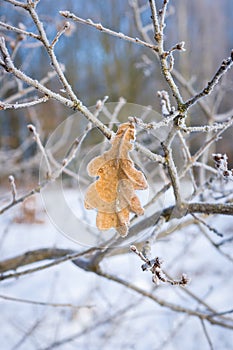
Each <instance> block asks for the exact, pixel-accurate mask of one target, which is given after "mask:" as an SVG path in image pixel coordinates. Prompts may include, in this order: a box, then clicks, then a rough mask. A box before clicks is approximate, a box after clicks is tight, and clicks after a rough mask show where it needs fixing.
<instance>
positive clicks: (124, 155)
mask: <svg viewBox="0 0 233 350" xmlns="http://www.w3.org/2000/svg"><path fill="white" fill-rule="evenodd" d="M134 140H135V127H134V124H132V123H124V124H121V125H120V126H119V128H118V131H117V133H116V135H115V137H114V139H113V140H112V141H111V143H112V146H111V148H110V149H109V150H108V151H106V152H104V154H103V155H102V156H99V157H96V158H94V159H92V160H91V161H90V163H89V164H88V166H87V170H88V174H89V175H90V176H97V177H98V179H97V180H96V181H95V182H94V183H93V184H91V185H90V186H89V187H88V189H87V192H86V196H85V208H86V209H94V208H96V209H97V211H98V213H97V217H96V226H97V227H98V229H99V230H108V229H110V228H111V227H113V228H116V230H117V232H118V233H119V234H120V235H121V236H123V237H124V236H126V235H127V233H128V227H129V214H130V212H133V213H135V214H137V215H143V214H144V209H143V208H142V206H141V204H140V201H139V198H138V197H137V195H136V194H135V190H144V189H146V188H147V187H148V185H147V181H146V179H145V177H144V175H143V173H142V172H141V171H139V170H137V169H136V168H135V167H134V163H133V161H132V160H131V158H130V156H129V152H130V151H131V150H132V149H133V144H132V142H133V141H134Z"/></svg>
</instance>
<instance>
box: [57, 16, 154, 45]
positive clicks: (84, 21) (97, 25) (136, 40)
mask: <svg viewBox="0 0 233 350" xmlns="http://www.w3.org/2000/svg"><path fill="white" fill-rule="evenodd" d="M59 13H60V15H62V16H63V17H65V18H69V19H72V20H73V21H75V22H79V23H82V24H87V25H89V26H91V27H94V28H95V29H98V30H100V31H101V32H103V33H106V34H110V35H112V36H115V37H117V38H120V39H123V40H126V41H129V42H132V43H135V44H139V45H143V46H145V47H149V48H150V49H152V50H154V51H158V48H157V46H156V45H152V44H150V43H148V42H146V41H143V40H141V39H139V38H132V37H130V36H128V35H125V34H123V33H120V32H115V31H114V30H111V29H108V28H106V27H104V26H103V25H102V24H101V23H94V22H93V21H92V20H91V19H83V18H80V17H77V16H75V15H74V14H73V13H71V12H69V11H60V12H59Z"/></svg>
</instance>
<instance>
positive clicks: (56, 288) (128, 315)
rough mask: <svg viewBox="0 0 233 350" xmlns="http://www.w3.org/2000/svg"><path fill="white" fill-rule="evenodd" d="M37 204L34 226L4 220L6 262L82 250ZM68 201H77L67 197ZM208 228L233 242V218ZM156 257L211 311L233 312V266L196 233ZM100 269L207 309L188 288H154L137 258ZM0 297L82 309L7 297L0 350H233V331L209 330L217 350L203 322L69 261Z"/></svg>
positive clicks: (1, 309) (170, 240) (0, 288)
mask: <svg viewBox="0 0 233 350" xmlns="http://www.w3.org/2000/svg"><path fill="white" fill-rule="evenodd" d="M73 193H74V191H73ZM36 198H37V199H36V208H37V211H36V220H34V222H33V223H17V222H14V221H19V220H18V219H17V218H19V216H20V214H22V213H21V209H20V206H18V207H15V208H14V209H12V210H10V211H8V212H6V213H5V214H4V215H1V216H0V227H1V228H0V230H1V232H0V233H1V236H0V254H1V260H4V259H5V258H8V257H14V256H16V255H18V254H21V253H24V252H26V251H30V250H33V249H38V248H46V247H59V248H71V249H75V250H81V249H83V247H82V246H81V245H79V244H78V243H75V242H72V241H71V240H69V239H68V238H67V237H65V236H64V235H62V234H61V233H60V232H59V231H58V230H57V228H56V227H55V226H54V225H53V224H52V223H51V222H50V220H49V218H48V216H47V215H46V213H45V212H44V211H43V206H42V203H41V198H40V196H39V195H38V196H37V197H36ZM67 198H72V195H71V192H69V190H68V191H67ZM74 200H75V199H74ZM58 205H59V204H58ZM35 221H36V222H35ZM208 223H209V224H212V225H213V224H214V226H215V227H217V228H218V229H219V231H220V232H222V233H224V238H227V237H229V236H231V235H232V234H233V229H232V227H233V218H230V217H221V218H214V219H211V218H210V219H209V221H208ZM77 229H78V228H77ZM208 235H209V236H210V237H211V238H213V239H214V240H215V241H220V240H221V238H218V237H216V235H215V234H214V233H213V232H208ZM224 251H225V252H226V253H228V254H230V255H231V257H233V252H232V242H230V243H229V244H228V245H226V246H224ZM154 253H155V254H156V256H159V257H161V258H162V259H163V260H164V268H165V269H166V270H167V271H169V273H170V274H172V276H173V277H179V276H180V274H181V273H182V272H185V273H187V275H188V276H189V277H190V278H191V282H190V284H189V286H188V287H187V289H188V290H190V291H191V292H193V293H195V295H197V296H198V297H199V298H201V299H203V300H204V301H205V302H206V303H208V304H209V305H211V306H212V308H213V309H215V310H217V311H218V312H220V311H226V310H231V309H233V298H232V293H233V278H232V275H233V269H232V261H229V260H228V259H227V257H226V256H224V255H221V254H220V253H219V252H218V250H217V249H215V248H214V247H213V245H211V243H210V242H209V241H208V240H207V239H206V237H205V236H204V235H203V233H202V232H201V231H200V229H199V228H198V227H197V226H192V227H188V228H183V229H182V230H177V232H175V233H174V234H172V235H170V236H168V237H166V238H164V239H162V240H160V241H158V242H157V243H156V245H155V251H154ZM40 264H41V263H40ZM33 266H35V265H33ZM101 266H102V268H103V270H104V271H107V272H110V273H112V274H115V275H117V276H119V277H121V278H123V279H124V280H128V281H130V282H132V283H133V284H135V285H136V286H138V287H140V288H142V289H144V290H146V291H153V293H154V295H155V296H157V297H159V298H161V299H163V300H165V301H169V302H172V303H175V304H177V305H182V306H184V307H189V308H192V309H194V310H195V309H196V310H203V309H204V307H203V306H202V305H200V304H199V303H198V301H196V300H194V299H193V298H192V297H191V296H189V295H188V294H187V293H185V292H184V291H183V290H182V288H179V287H175V286H170V285H167V284H161V285H160V286H158V287H156V286H155V285H154V284H152V282H151V274H150V272H142V270H141V268H140V266H141V261H140V259H139V258H138V257H137V256H136V255H135V254H133V253H128V254H123V255H120V256H115V257H111V258H108V259H105V260H104V261H103V262H102V265H101ZM0 296H8V297H14V298H19V299H28V300H33V301H38V302H44V303H50V304H51V303H56V304H59V303H62V304H64V303H65V304H72V305H77V306H80V308H74V307H68V306H66V307H59V306H57V307H55V306H52V305H47V306H46V305H33V304H30V303H25V302H19V301H12V300H11V301H10V300H5V299H3V298H2V297H1V298H0V319H1V321H0V324H1V331H0V344H1V345H0V348H1V349H3V350H13V349H15V350H16V349H17V350H18V349H20V350H21V349H22V350H32V349H36V350H39V349H40V350H42V349H58V348H59V349H62V350H69V349H81V350H84V349H85V350H86V349H88V350H97V349H106V350H109V349H136V350H144V349H145V350H147V349H153V350H156V349H158V350H160V349H163V350H179V349H182V350H183V349H185V350H192V349H193V350H194V349H195V350H196V349H212V348H213V349H214V350H225V349H232V348H233V331H232V330H230V329H227V328H223V327H220V326H216V325H211V324H210V323H208V322H205V327H206V332H207V333H208V336H209V338H210V340H209V341H210V342H211V343H212V348H211V346H210V344H209V343H208V339H207V336H206V335H205V332H204V329H203V325H202V323H201V321H200V320H199V319H198V318H196V317H192V316H189V315H187V314H183V313H178V312H173V311H171V310H170V309H168V308H165V307H161V306H160V305H158V304H156V303H155V302H154V301H152V300H150V299H148V298H146V297H143V296H142V295H140V294H137V293H136V292H134V291H132V290H130V289H128V288H126V287H124V286H122V285H120V284H117V283H115V282H113V281H109V280H107V279H105V278H103V277H99V276H97V275H95V274H94V273H90V272H86V271H84V270H82V269H80V268H78V267H77V266H75V265H74V264H72V263H71V262H69V261H68V262H65V263H62V264H59V265H57V266H54V267H51V268H48V269H46V270H42V271H39V272H36V273H33V274H30V275H26V276H23V277H20V278H18V279H8V280H5V281H3V282H1V284H0ZM230 316H231V314H229V315H227V317H230ZM231 324H232V323H231ZM70 340H72V341H70Z"/></svg>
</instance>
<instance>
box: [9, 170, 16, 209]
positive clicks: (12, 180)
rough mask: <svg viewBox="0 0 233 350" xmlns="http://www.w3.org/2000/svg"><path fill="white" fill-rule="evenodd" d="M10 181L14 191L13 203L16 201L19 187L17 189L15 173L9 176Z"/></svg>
mask: <svg viewBox="0 0 233 350" xmlns="http://www.w3.org/2000/svg"><path fill="white" fill-rule="evenodd" d="M8 179H9V182H10V185H11V192H12V203H15V201H16V196H17V189H16V184H15V178H14V176H13V175H10V176H9V178H8Z"/></svg>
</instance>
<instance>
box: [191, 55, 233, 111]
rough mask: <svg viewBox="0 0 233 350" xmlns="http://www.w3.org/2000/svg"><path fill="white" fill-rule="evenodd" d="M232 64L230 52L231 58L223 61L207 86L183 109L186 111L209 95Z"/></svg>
mask: <svg viewBox="0 0 233 350" xmlns="http://www.w3.org/2000/svg"><path fill="white" fill-rule="evenodd" d="M232 64H233V51H232V52H231V56H230V57H228V58H227V59H225V60H224V61H223V62H222V64H221V66H220V68H219V69H218V70H217V72H216V73H215V75H214V76H213V78H212V79H211V80H210V81H209V82H208V84H207V86H206V87H205V88H204V89H203V90H202V91H201V92H199V93H198V94H196V95H195V96H194V97H192V98H191V99H190V100H188V101H187V102H185V103H184V107H185V109H188V108H189V107H191V106H192V105H194V104H195V103H196V102H197V101H198V100H199V99H200V98H202V97H204V96H206V95H209V94H210V93H211V92H212V91H213V89H214V87H215V86H216V85H217V84H218V82H219V80H220V79H221V78H222V76H223V75H224V74H225V73H226V72H227V71H228V69H230V68H231V67H232Z"/></svg>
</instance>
